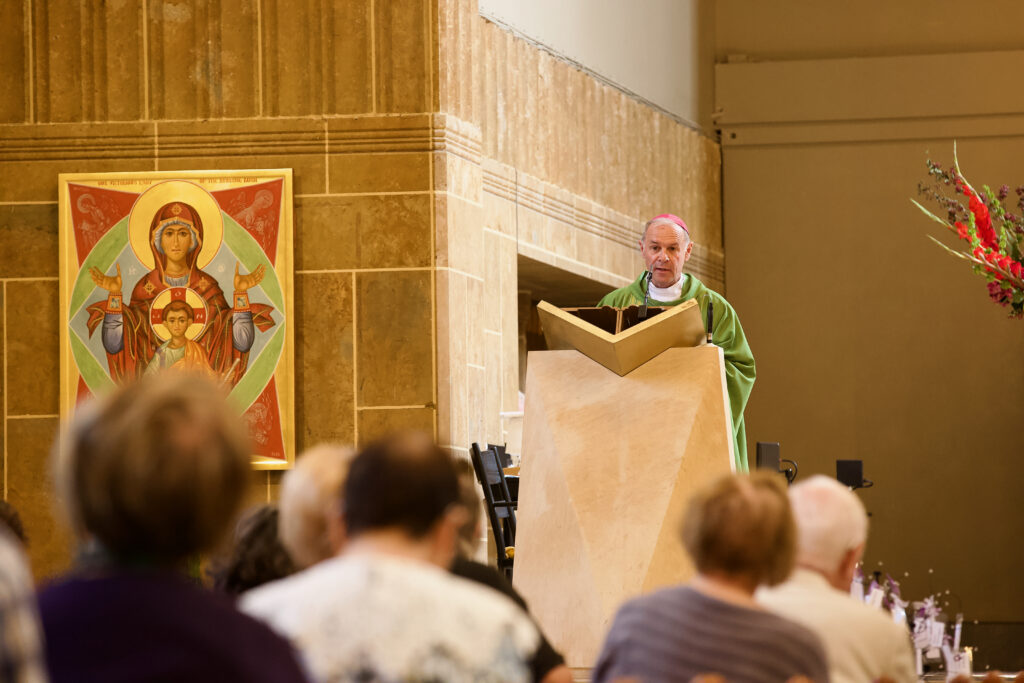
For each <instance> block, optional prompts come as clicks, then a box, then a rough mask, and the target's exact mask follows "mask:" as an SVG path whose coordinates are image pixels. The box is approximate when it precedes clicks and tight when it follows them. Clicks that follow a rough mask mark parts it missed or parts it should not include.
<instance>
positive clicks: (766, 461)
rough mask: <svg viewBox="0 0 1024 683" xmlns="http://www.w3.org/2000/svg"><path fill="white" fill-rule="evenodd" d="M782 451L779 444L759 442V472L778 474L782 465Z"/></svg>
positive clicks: (757, 465)
mask: <svg viewBox="0 0 1024 683" xmlns="http://www.w3.org/2000/svg"><path fill="white" fill-rule="evenodd" d="M780 451H781V449H780V448H779V444H778V443H771V442H768V441H758V442H757V461H756V463H757V464H756V467H757V469H759V470H768V471H769V472H778V471H779V465H780V464H781V462H782V461H781V455H780Z"/></svg>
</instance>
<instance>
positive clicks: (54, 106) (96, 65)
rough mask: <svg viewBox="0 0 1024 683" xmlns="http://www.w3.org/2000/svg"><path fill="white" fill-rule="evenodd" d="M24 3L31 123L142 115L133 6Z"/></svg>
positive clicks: (97, 1) (138, 21) (90, 0)
mask: <svg viewBox="0 0 1024 683" xmlns="http://www.w3.org/2000/svg"><path fill="white" fill-rule="evenodd" d="M6 4H13V3H6ZM28 4H29V6H31V7H32V24H33V37H34V42H33V57H34V58H33V63H32V67H33V70H34V74H35V79H34V80H35V83H34V94H35V120H36V121H131V120H135V119H139V118H142V117H143V115H144V97H145V95H144V83H145V80H144V78H143V70H142V51H141V42H140V41H139V40H138V36H140V35H141V34H142V31H141V28H142V11H141V7H140V6H139V4H138V3H134V2H127V3H105V2H102V0H84V1H83V2H80V3H56V2H33V3H28Z"/></svg>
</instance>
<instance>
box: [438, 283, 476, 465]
mask: <svg viewBox="0 0 1024 683" xmlns="http://www.w3.org/2000/svg"><path fill="white" fill-rule="evenodd" d="M467 279H468V278H467V276H466V275H465V274H463V273H459V272H457V271H453V270H450V269H447V268H445V269H439V270H438V271H437V276H436V285H435V286H436V288H437V313H436V322H435V325H436V327H435V334H436V335H437V412H438V420H437V439H438V443H440V444H441V445H442V446H445V447H448V448H451V449H468V446H469V440H470V435H469V430H468V411H469V367H468V365H467V360H466V359H467V356H468V351H467V347H468V345H469V344H470V343H476V340H474V339H470V336H471V333H470V328H469V311H468V310H467V305H466V302H467V298H468V292H467V289H468V287H467V285H466V280H467Z"/></svg>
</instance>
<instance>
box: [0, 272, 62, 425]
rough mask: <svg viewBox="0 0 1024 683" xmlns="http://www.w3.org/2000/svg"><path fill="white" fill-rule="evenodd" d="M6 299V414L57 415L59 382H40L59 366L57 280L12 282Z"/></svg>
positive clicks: (6, 291) (7, 289) (5, 295)
mask: <svg viewBox="0 0 1024 683" xmlns="http://www.w3.org/2000/svg"><path fill="white" fill-rule="evenodd" d="M4 299H5V302H6V304H5V307H4V308H5V310H4V315H5V316H6V320H7V328H6V333H7V345H6V346H7V348H6V349H5V351H6V361H7V387H6V390H7V414H8V415H56V414H57V411H58V403H59V400H58V394H57V389H58V386H57V382H40V381H39V379H40V375H41V374H43V373H46V372H48V371H50V370H51V369H52V370H53V371H56V369H57V367H58V366H59V364H60V360H59V358H60V357H59V354H58V349H59V346H58V328H57V318H58V316H57V311H58V296H57V279H56V278H52V279H45V280H44V279H31V280H26V281H17V280H15V281H9V282H7V283H6V287H5V291H4Z"/></svg>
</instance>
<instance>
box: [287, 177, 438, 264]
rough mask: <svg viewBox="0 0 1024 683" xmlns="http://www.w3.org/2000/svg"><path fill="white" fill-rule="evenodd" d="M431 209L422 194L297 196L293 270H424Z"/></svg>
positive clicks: (428, 261) (427, 259)
mask: <svg viewBox="0 0 1024 683" xmlns="http://www.w3.org/2000/svg"><path fill="white" fill-rule="evenodd" d="M431 210H432V207H431V201H430V196H429V195H427V194H425V193H423V194H386V195H364V194H363V195H346V196H315V197H299V198H298V199H296V200H295V221H296V226H297V228H298V230H297V234H298V236H299V237H298V238H297V239H296V240H295V264H296V267H297V268H299V269H301V270H321V269H331V268H426V267H429V266H430V265H431V263H432V254H431V251H430V243H431V234H430V231H431V221H430V218H431Z"/></svg>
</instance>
